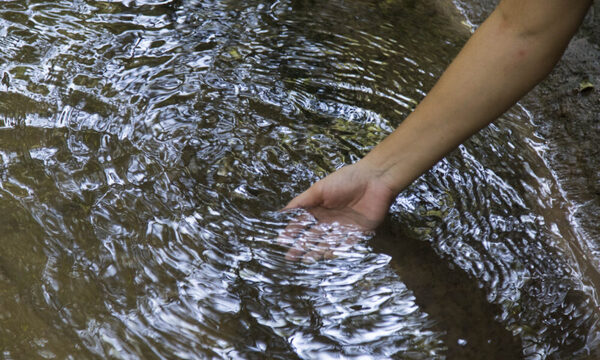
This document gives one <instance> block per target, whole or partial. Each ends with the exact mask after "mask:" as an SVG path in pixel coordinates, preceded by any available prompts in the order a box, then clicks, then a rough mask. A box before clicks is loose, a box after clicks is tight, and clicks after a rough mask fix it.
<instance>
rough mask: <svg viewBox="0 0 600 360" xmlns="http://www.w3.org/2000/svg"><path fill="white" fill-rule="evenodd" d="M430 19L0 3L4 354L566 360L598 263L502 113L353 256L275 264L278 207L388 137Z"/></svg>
mask: <svg viewBox="0 0 600 360" xmlns="http://www.w3.org/2000/svg"><path fill="white" fill-rule="evenodd" d="M461 21H464V19H463V18H461V17H460V15H459V14H458V13H457V12H456V11H454V9H453V8H452V7H451V4H449V3H438V2H429V1H427V2H417V1H409V0H406V1H402V0H397V1H358V0H356V1H342V0H335V1H329V2H326V3H323V2H317V1H309V0H302V1H301V0H280V1H270V2H264V1H237V0H221V1H208V0H204V1H192V0H190V1H185V0H182V1H151V0H147V1H146V0H144V1H139V0H138V1H91V0H85V1H84V0H73V1H54V2H44V1H26V0H17V1H9V2H2V3H0V73H1V74H2V75H4V77H3V78H4V79H5V80H4V81H3V83H2V88H1V89H0V90H1V91H0V125H1V128H0V159H1V161H0V166H1V170H2V171H1V178H0V208H1V209H2V211H1V213H2V214H3V215H2V216H1V217H0V228H1V229H2V235H0V250H1V251H0V254H1V255H0V282H1V286H0V289H2V290H1V291H2V296H1V297H0V301H1V305H0V349H1V351H2V357H3V358H6V359H13V358H14V359H18V358H48V359H52V358H56V359H67V358H71V359H106V358H117V359H139V358H143V359H172V358H181V359H187V358H189V359H220V358H233V359H236V358H239V359H253V358H257V359H262V358H265V359H266V358H269V359H317V358H318V359H339V358H345V359H346V358H347V359H388V358H398V359H443V358H456V359H478V358H483V357H485V358H490V359H491V358H524V359H562V358H587V357H592V356H593V355H592V353H593V352H594V351H595V349H596V348H597V347H598V341H599V339H598V310H597V309H598V299H597V294H596V291H595V289H596V284H597V282H598V276H597V270H596V269H594V268H593V267H590V266H589V265H586V264H589V263H588V262H586V256H589V254H585V253H582V252H581V249H578V248H577V247H574V246H573V245H572V244H576V243H577V241H575V242H574V238H575V237H576V235H574V234H573V231H572V229H571V225H570V223H569V220H568V216H567V215H566V211H564V210H565V205H564V204H563V202H562V200H561V198H560V196H558V195H557V191H556V185H555V182H554V180H553V178H552V176H551V174H550V172H549V170H548V169H547V168H545V167H544V164H543V162H542V161H541V160H540V157H539V156H538V152H537V151H538V150H539V148H540V147H541V146H542V141H541V139H538V138H537V137H536V136H534V135H533V132H532V131H531V128H530V123H529V116H528V114H527V111H526V110H525V109H522V108H515V109H514V110H512V111H510V112H509V113H508V114H507V115H505V116H504V117H503V118H502V119H501V120H500V121H499V122H498V123H497V124H496V125H494V126H492V127H490V128H489V129H486V130H485V131H483V132H482V134H479V135H477V136H475V137H474V138H473V139H472V140H471V141H469V142H468V143H466V144H465V145H464V146H461V147H460V149H458V150H457V151H456V152H455V153H453V154H452V155H451V156H449V157H448V158H447V159H446V160H444V161H442V162H441V163H440V164H438V165H437V166H436V167H435V168H434V169H433V170H431V171H430V172H428V173H427V174H425V175H424V176H423V177H422V178H420V179H419V180H418V181H417V182H415V183H414V184H413V185H412V186H411V187H410V188H408V189H407V190H406V191H405V192H403V193H402V194H401V196H400V197H399V198H398V200H397V202H396V203H395V204H394V206H393V209H392V212H391V215H390V218H389V220H388V221H387V222H386V224H385V225H384V226H383V227H382V228H381V229H380V231H378V234H377V235H376V236H375V238H373V239H371V240H370V241H366V242H363V243H360V244H358V245H356V246H354V247H353V248H351V249H348V250H347V251H345V252H343V253H341V254H339V256H338V257H337V258H336V259H334V260H329V261H323V262H318V263H316V264H310V265H306V264H298V263H290V262H287V261H285V260H284V258H283V254H284V253H285V249H284V248H282V247H280V246H278V245H277V244H276V243H275V241H274V239H275V238H276V236H277V233H278V231H280V230H281V229H282V228H283V227H284V226H285V224H286V222H287V220H288V219H287V218H286V216H285V215H282V214H280V213H278V212H277V210H278V209H280V208H281V207H283V206H284V205H285V204H286V203H287V202H288V201H289V200H290V199H291V198H293V197H294V196H295V195H297V194H298V193H299V192H301V191H302V190H304V189H305V188H306V187H308V186H309V185H310V184H311V183H312V182H314V181H315V180H317V179H319V178H321V177H323V176H324V175H325V174H327V173H329V172H331V171H333V170H335V169H336V168H339V167H341V166H343V165H344V164H349V163H352V162H355V161H356V160H357V159H359V158H360V157H362V156H363V155H364V154H365V153H366V152H367V151H368V150H369V149H370V148H371V147H372V146H374V145H375V144H376V143H377V142H378V141H380V140H381V139H382V138H383V137H384V136H385V135H386V134H387V133H389V132H390V131H392V129H393V128H394V127H395V126H397V125H398V124H399V123H400V122H401V121H402V120H403V119H404V118H405V117H406V116H407V115H408V114H409V113H410V111H412V109H414V107H415V105H416V104H417V103H418V101H419V100H420V99H422V97H423V96H424V95H425V94H426V93H427V91H428V90H429V89H430V88H431V86H432V85H433V84H434V82H435V79H436V78H437V77H438V76H439V75H440V74H441V72H442V71H443V69H444V68H445V66H446V65H447V64H448V62H449V61H450V60H451V59H452V57H453V56H454V55H455V54H456V53H457V52H458V50H459V49H460V47H461V46H462V44H464V42H465V41H466V39H467V38H468V35H469V29H468V28H467V27H465V26H464V25H462V24H461Z"/></svg>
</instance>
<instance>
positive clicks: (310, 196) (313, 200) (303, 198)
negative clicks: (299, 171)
mask: <svg viewBox="0 0 600 360" xmlns="http://www.w3.org/2000/svg"><path fill="white" fill-rule="evenodd" d="M321 202H322V199H321V195H320V192H319V190H318V189H317V188H316V186H315V185H313V186H311V187H310V188H309V189H308V190H306V191H305V192H303V193H302V194H300V195H298V196H296V197H295V198H293V199H292V201H290V202H289V204H287V205H286V206H285V207H284V208H283V209H282V210H289V209H296V208H305V209H308V208H312V207H315V206H318V205H320V204H321Z"/></svg>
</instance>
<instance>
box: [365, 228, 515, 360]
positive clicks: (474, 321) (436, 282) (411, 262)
mask: <svg viewBox="0 0 600 360" xmlns="http://www.w3.org/2000/svg"><path fill="white" fill-rule="evenodd" d="M370 244H371V246H372V247H373V249H374V251H377V252H382V253H385V254H388V255H390V256H391V257H392V261H391V266H392V267H393V268H394V269H395V270H396V272H397V273H398V275H399V276H400V278H401V280H402V282H404V283H405V284H406V286H407V287H408V288H409V289H411V290H412V291H413V293H414V295H415V298H416V300H415V301H416V303H417V305H419V307H421V309H423V311H425V312H426V313H428V314H429V315H430V316H431V318H432V319H433V320H434V321H435V323H436V327H437V328H438V330H440V331H441V332H443V333H445V334H446V335H445V337H444V342H445V345H446V346H447V348H448V350H447V354H446V355H447V358H448V359H449V360H453V359H461V360H468V359H473V360H475V359H499V360H500V359H520V358H522V354H521V349H522V346H521V341H520V339H519V338H517V337H515V336H513V335H512V334H511V333H510V332H509V331H507V330H506V329H505V328H504V327H503V326H502V325H501V324H500V323H499V322H497V321H496V320H495V317H496V315H497V314H498V313H499V308H498V307H497V306H496V305H493V304H490V303H489V302H488V301H487V299H486V294H485V291H484V290H483V289H480V288H479V287H478V286H477V284H476V282H475V281H474V280H473V279H471V278H470V277H469V276H468V275H467V274H466V273H465V272H463V271H462V270H460V269H455V268H454V267H453V266H451V264H450V263H449V262H448V261H447V260H446V259H443V258H440V256H439V255H438V254H436V252H435V251H434V250H433V248H432V247H431V245H430V244H429V243H427V242H425V241H422V240H420V239H418V238H417V237H416V236H415V235H413V234H410V233H409V232H408V231H406V230H404V229H402V228H401V227H400V225H399V224H395V223H392V221H387V222H386V223H384V225H383V226H381V228H380V229H379V230H378V231H377V236H376V237H375V238H374V239H373V240H371V242H370ZM399 355H400V354H399Z"/></svg>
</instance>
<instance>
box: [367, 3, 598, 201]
mask: <svg viewBox="0 0 600 360" xmlns="http://www.w3.org/2000/svg"><path fill="white" fill-rule="evenodd" d="M590 4H591V1H589V0H527V1H526V2H523V1H521V0H505V1H503V2H502V3H501V4H500V5H499V6H498V8H497V9H496V11H494V13H492V15H490V17H489V18H488V19H487V20H486V21H485V23H484V24H483V25H482V26H481V27H480V28H479V29H478V30H477V31H476V32H475V34H474V35H473V36H472V37H471V39H470V40H469V41H468V42H467V44H466V45H465V47H464V48H463V50H462V51H461V52H460V53H459V55H458V56H457V57H456V59H455V60H454V61H453V62H452V64H451V65H450V66H449V67H448V69H447V70H446V72H445V73H444V74H443V75H442V77H441V78H440V79H439V81H438V83H437V84H436V85H435V87H434V88H433V89H432V90H431V91H430V92H429V94H428V95H427V97H426V98H425V99H424V100H423V101H422V102H421V104H420V105H419V106H418V107H417V108H416V109H415V111H414V112H413V113H412V114H411V115H410V116H409V117H407V118H406V119H405V121H404V122H403V123H402V124H401V125H400V126H399V127H398V128H397V129H396V130H395V131H394V132H393V133H392V134H391V135H390V136H388V138H386V139H385V140H384V141H383V142H382V143H381V144H379V145H378V146H377V147H376V148H374V149H373V150H372V151H371V152H370V153H369V154H368V155H367V156H366V157H365V158H364V159H363V160H361V162H362V163H363V164H365V165H367V166H368V167H370V168H371V169H376V171H378V172H380V175H381V178H382V180H383V181H384V182H385V183H386V184H387V185H388V186H389V187H390V188H391V189H392V190H393V191H394V192H396V193H398V192H400V191H401V190H402V189H404V188H405V187H406V186H408V185H409V184H410V183H411V182H412V181H414V179H416V178H417V177H418V176H420V175H421V174H422V173H423V172H425V171H426V170H427V169H429V168H430V167H431V166H433V165H434V164H435V163H436V162H437V161H439V160H440V159H441V158H442V157H443V156H445V155H446V154H447V153H448V152H450V151H451V150H453V149H454V148H456V147H457V146H458V145H459V144H461V143H462V142H463V141H465V140H466V139H467V138H468V137H469V136H471V135H472V134H474V133H475V132H477V131H478V130H480V129H481V128H483V127H485V126H486V125H488V124H489V123H490V122H491V121H493V120H494V119H496V118H497V117H498V116H500V115H501V114H502V113H503V112H505V111H506V110H507V109H508V108H510V107H511V106H512V105H513V104H514V103H515V102H516V101H517V100H518V99H519V98H521V97H522V96H523V95H524V94H525V93H527V92H528V91H529V90H530V89H531V88H532V87H534V86H535V85H536V84H537V83H538V82H539V81H541V80H542V79H543V78H544V77H545V76H546V75H547V74H548V73H549V72H550V71H551V70H552V68H553V67H554V65H555V63H556V62H557V61H558V59H559V58H560V56H561V54H562V53H563V51H564V49H565V47H566V46H567V44H568V42H569V39H570V38H571V36H572V35H573V33H574V32H575V31H576V29H577V27H578V26H579V23H580V22H581V19H582V18H583V16H584V14H585V12H586V10H587V8H588V7H589V5H590ZM549 8H551V9H550V10H548V9H549ZM540 9H544V11H542V12H541V14H540V12H539V11H538V10H540ZM523 14H525V15H523ZM532 14H533V15H532ZM538 14H539V15H538ZM553 20H555V22H553Z"/></svg>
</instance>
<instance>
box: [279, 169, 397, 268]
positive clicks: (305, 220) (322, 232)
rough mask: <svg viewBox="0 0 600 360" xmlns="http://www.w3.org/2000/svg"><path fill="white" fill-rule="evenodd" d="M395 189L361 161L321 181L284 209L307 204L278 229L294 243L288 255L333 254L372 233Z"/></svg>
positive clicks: (283, 240)
mask: <svg viewBox="0 0 600 360" xmlns="http://www.w3.org/2000/svg"><path fill="white" fill-rule="evenodd" d="M396 195H397V194H396V193H395V192H394V191H393V190H391V188H390V187H389V186H388V185H387V184H385V183H384V181H383V180H381V178H380V177H379V176H378V174H377V172H376V171H373V169H369V168H368V167H367V166H365V165H362V164H361V163H360V162H359V163H357V164H354V165H349V166H346V167H343V168H342V169H340V170H338V171H336V172H334V173H332V174H330V175H329V176H327V177H326V178H324V179H322V180H320V181H318V182H316V183H315V184H313V185H312V186H311V187H310V188H309V189H308V190H306V191H305V192H304V193H302V194H300V195H299V196H297V197H296V198H294V199H293V200H292V201H291V202H290V203H289V204H288V205H287V206H286V207H285V208H284V209H283V210H284V211H285V210H291V209H297V208H302V209H305V210H306V212H303V213H301V214H299V215H298V216H297V217H296V218H295V219H294V220H293V221H292V222H291V223H290V224H289V225H288V226H287V227H286V228H285V229H284V230H283V231H282V232H281V233H280V235H279V238H278V241H279V243H280V244H282V245H284V246H288V247H290V249H289V250H288V251H287V254H286V259H288V260H292V261H297V260H302V261H303V262H313V261H317V260H320V259H324V258H325V259H328V258H332V257H333V256H334V253H333V252H334V250H336V249H340V248H343V247H348V246H351V245H352V244H354V243H356V242H358V241H359V240H360V239H361V238H364V237H365V236H366V235H368V234H370V233H372V232H373V231H374V230H375V228H376V227H377V226H378V225H379V224H380V223H381V222H382V221H383V219H384V217H385V215H386V214H387V212H388V209H389V207H390V205H391V204H392V202H393V201H394V199H395V197H396Z"/></svg>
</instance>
